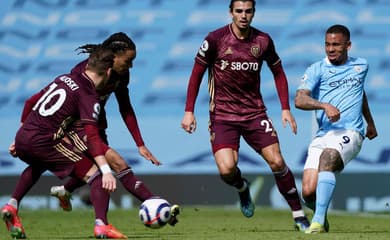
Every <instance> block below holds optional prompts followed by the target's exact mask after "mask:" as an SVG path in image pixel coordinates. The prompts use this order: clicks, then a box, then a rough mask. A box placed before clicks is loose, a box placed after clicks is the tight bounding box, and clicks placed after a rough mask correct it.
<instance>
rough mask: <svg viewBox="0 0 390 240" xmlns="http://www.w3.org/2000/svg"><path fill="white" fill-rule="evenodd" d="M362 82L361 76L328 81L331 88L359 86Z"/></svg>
mask: <svg viewBox="0 0 390 240" xmlns="http://www.w3.org/2000/svg"><path fill="white" fill-rule="evenodd" d="M362 82H363V79H362V78H359V77H350V78H346V79H341V80H337V81H333V82H330V83H329V86H330V87H333V88H339V87H342V88H347V87H355V86H359V85H361V84H362Z"/></svg>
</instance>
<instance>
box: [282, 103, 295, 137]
mask: <svg viewBox="0 0 390 240" xmlns="http://www.w3.org/2000/svg"><path fill="white" fill-rule="evenodd" d="M287 123H288V124H290V127H291V130H292V132H293V133H294V134H297V129H298V127H297V122H296V121H295V118H294V116H293V115H292V113H291V111H290V110H287V109H285V110H282V124H283V127H286V124H287Z"/></svg>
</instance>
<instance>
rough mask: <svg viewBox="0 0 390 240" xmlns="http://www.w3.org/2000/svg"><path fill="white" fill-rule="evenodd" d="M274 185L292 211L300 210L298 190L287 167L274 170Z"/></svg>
mask: <svg viewBox="0 0 390 240" xmlns="http://www.w3.org/2000/svg"><path fill="white" fill-rule="evenodd" d="M274 176H275V180H276V185H277V186H278V189H279V192H280V193H281V194H282V195H283V197H284V198H285V199H286V201H287V203H288V205H289V206H290V208H291V210H292V211H296V210H301V209H302V205H301V201H300V199H299V195H298V190H297V187H296V185H295V179H294V175H293V174H292V172H291V171H290V169H289V168H288V167H286V168H285V170H283V171H281V172H274Z"/></svg>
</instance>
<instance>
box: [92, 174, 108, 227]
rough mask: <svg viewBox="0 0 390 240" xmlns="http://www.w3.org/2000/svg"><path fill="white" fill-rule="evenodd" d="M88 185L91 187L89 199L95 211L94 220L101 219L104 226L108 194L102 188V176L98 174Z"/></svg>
mask: <svg viewBox="0 0 390 240" xmlns="http://www.w3.org/2000/svg"><path fill="white" fill-rule="evenodd" d="M88 184H89V185H90V187H91V193H90V199H91V202H92V205H93V208H94V209H95V219H101V220H102V221H103V222H104V224H106V225H107V224H108V221H107V211H108V204H109V201H110V194H109V193H108V191H106V190H105V189H103V188H102V175H101V174H99V175H98V176H96V177H95V178H94V179H93V180H92V181H91V182H89V183H88Z"/></svg>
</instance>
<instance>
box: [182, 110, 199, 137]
mask: <svg viewBox="0 0 390 240" xmlns="http://www.w3.org/2000/svg"><path fill="white" fill-rule="evenodd" d="M181 127H182V128H183V129H184V131H186V132H188V133H193V132H195V130H196V119H195V115H194V113H193V112H185V113H184V117H183V119H182V120H181Z"/></svg>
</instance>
